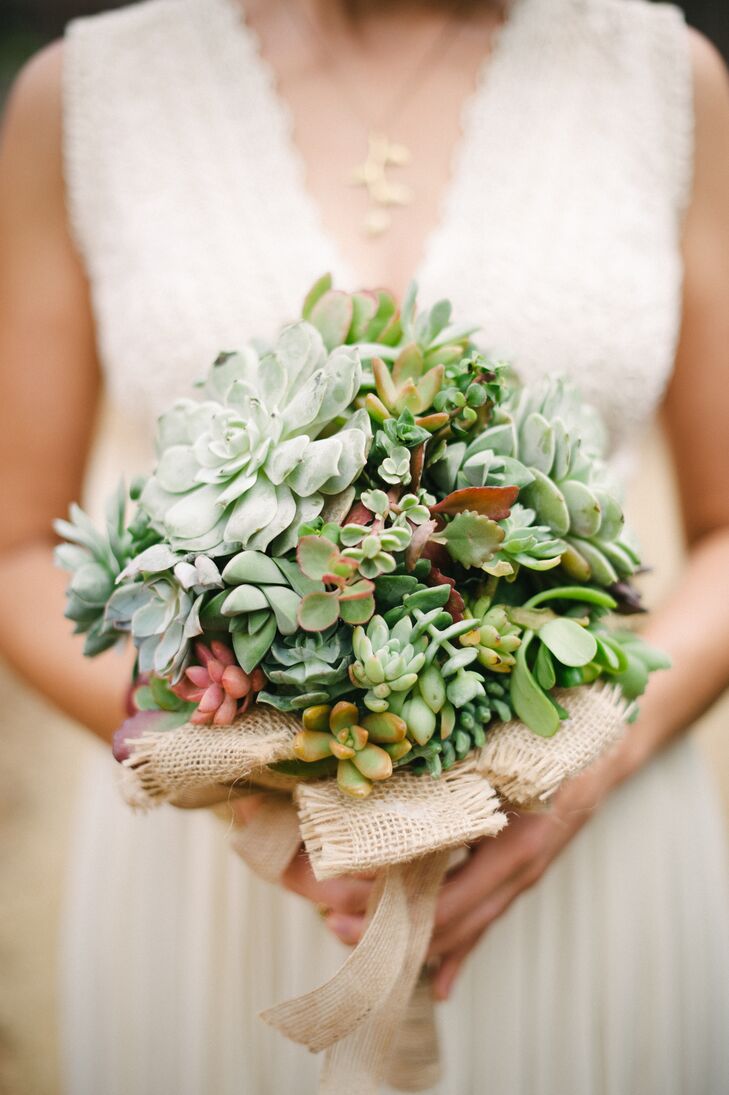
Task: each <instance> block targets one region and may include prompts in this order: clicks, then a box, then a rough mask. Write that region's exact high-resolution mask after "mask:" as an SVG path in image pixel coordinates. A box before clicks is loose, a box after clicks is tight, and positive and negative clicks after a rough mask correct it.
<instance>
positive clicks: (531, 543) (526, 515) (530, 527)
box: [483, 502, 567, 576]
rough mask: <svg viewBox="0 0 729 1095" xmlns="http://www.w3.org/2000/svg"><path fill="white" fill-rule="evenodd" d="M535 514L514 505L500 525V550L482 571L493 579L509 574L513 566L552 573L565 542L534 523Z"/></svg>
mask: <svg viewBox="0 0 729 1095" xmlns="http://www.w3.org/2000/svg"><path fill="white" fill-rule="evenodd" d="M536 520H537V515H536V511H535V510H533V509H529V508H528V507H527V506H522V505H521V504H520V503H519V502H515V503H514V505H513V506H512V507H511V513H510V514H509V516H508V517H506V518H504V520H503V521H500V522H499V524H500V526H501V528H502V529H503V532H504V539H503V540H502V542H501V544H500V545H499V550H498V551H497V552H496V553H495V555H494V556H493V558H492V559H490V560H489V562H488V563H486V564H484V567H483V569H484V570H485V571H486V572H487V573H489V574H495V575H496V576H499V575H500V574H501V575H509V574H511V573H512V572H513V571H514V569H515V566H516V565H518V566H525V567H527V568H528V569H529V570H553V569H554V567H557V566H559V564H560V562H561V561H562V556H563V554H564V553H565V551H566V549H567V545H566V543H565V541H564V540H560V539H559V538H558V537H556V536H555V535H554V533H553V532H552V530H551V528H550V527H549V525H538V524H535V522H536Z"/></svg>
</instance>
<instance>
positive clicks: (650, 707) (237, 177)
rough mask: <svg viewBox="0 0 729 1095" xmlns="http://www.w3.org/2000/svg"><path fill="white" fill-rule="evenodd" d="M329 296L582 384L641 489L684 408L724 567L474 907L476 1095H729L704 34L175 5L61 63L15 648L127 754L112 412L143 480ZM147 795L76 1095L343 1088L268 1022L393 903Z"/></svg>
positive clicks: (86, 864) (466, 914)
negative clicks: (368, 293)
mask: <svg viewBox="0 0 729 1095" xmlns="http://www.w3.org/2000/svg"><path fill="white" fill-rule="evenodd" d="M327 269H330V270H332V272H333V273H334V276H335V280H336V282H337V283H338V284H339V285H341V286H342V287H344V288H348V289H354V288H356V287H359V286H361V285H364V286H374V285H379V284H386V285H388V286H389V287H391V288H393V289H395V290H397V291H398V292H402V291H403V289H404V287H405V285H406V283H407V282H408V280H409V279H410V278H411V277H412V276H413V275H415V276H416V277H417V279H418V281H419V284H420V295H421V299H422V301H423V302H424V303H429V302H432V301H434V300H435V299H437V298H438V297H439V296H442V295H448V296H450V297H452V298H453V300H454V304H455V307H456V309H457V311H458V314H460V315H467V316H468V317H469V318H471V319H473V320H474V321H476V322H478V323H480V325H481V326H482V328H483V329H484V332H485V336H484V337H485V340H486V342H487V344H488V347H489V348H490V349H492V350H494V351H497V352H500V353H502V354H504V355H508V356H509V357H510V358H512V359H513V360H514V361H515V363H516V365H517V367H518V369H519V371H520V372H521V374H522V376H523V377H524V378H525V379H527V380H530V379H533V378H537V377H539V376H540V375H543V374H545V373H547V372H549V371H550V370H552V369H558V370H559V371H562V372H566V373H569V374H571V375H572V376H573V378H574V379H575V381H576V382H577V383H578V384H579V385H580V387H581V389H582V391H583V393H584V395H585V397H586V398H589V399H590V400H591V401H593V402H594V403H596V404H597V405H598V406H599V407H600V409H601V411H602V413H603V415H604V417H605V419H606V421H607V424H608V427H609V431H610V439H611V452H612V459H613V462H614V467H615V470H616V472H618V473H620V474H622V475H623V476H628V475H630V474H631V460H632V454H633V450H634V447H635V446H636V443H637V442H638V441H639V439H640V437H641V435H642V433H643V431H644V428H645V425H646V422H647V421H648V419H649V418H650V416H651V415H652V414H653V413H654V411H655V410H656V408H657V407H658V405H659V404H663V406H664V407H665V414H666V420H667V423H668V430H669V436H670V440H671V444H672V447H673V450H674V455H675V460H676V466H677V469H678V480H679V487H680V494H681V500H682V506H683V514H684V521H685V528H686V535H687V538H688V541H689V544H690V553H689V557H688V563H687V566H686V569H685V573H684V575H683V579H682V581H681V583H680V585H679V586H678V587H677V588H676V589H675V590H674V592H673V594H672V596H671V598H670V599H669V600H668V602H667V603H666V604H665V605H664V606H663V607H662V609H661V610H660V612H658V613H657V614H656V615H655V616H654V617H653V618H652V619H651V621H650V625H649V629H648V630H649V634H650V638H651V639H652V640H653V641H654V642H655V643H656V644H657V645H659V646H661V647H664V648H666V649H667V650H669V651H670V653H671V655H672V657H673V661H674V668H673V670H672V671H671V672H670V673H665V674H661V675H660V676H659V678H658V679H657V680H655V681H654V683H652V685H651V688H650V690H649V692H648V694H647V696H646V698H645V702H644V703H643V705H642V710H641V716H640V719H639V721H638V722H637V723H636V724H635V726H633V727H632V728H631V731H630V733H629V734H628V736H627V738H626V739H625V742H624V744H623V745H622V746H621V747H620V748H619V750H618V751H617V752H615V753H614V754H613V755H611V756H610V758H609V759H608V760H605V761H603V762H601V763H600V764H599V765H597V766H595V767H594V768H593V769H592V770H590V771H589V772H588V773H587V774H586V775H583V776H582V777H580V778H578V779H575V780H574V781H572V782H571V783H570V784H569V785H568V786H566V787H565V788H563V790H562V791H561V792H560V794H559V796H558V798H557V801H556V802H555V804H554V807H553V808H552V809H551V810H550V811H548V812H545V813H541V814H532V815H523V816H520V817H516V818H515V819H513V821H512V824H511V825H510V826H509V827H508V829H507V830H506V831H505V832H504V833H503V834H502V835H500V836H499V837H498V838H495V839H489V840H485V841H484V842H483V843H481V844H478V845H476V846H474V847H473V848H472V849H471V850H470V855H469V857H468V859H467V861H466V862H465V863H464V865H462V866H461V867H460V868H459V869H458V870H457V871H455V872H454V873H453V874H452V875H451V876H449V879H448V881H447V882H446V883H445V885H444V887H443V890H442V893H441V895H440V898H439V905H438V915H437V923H436V930H435V934H434V937H433V940H432V946H431V954H432V957H433V959H434V960H435V961H436V962H437V963H438V964H437V972H436V974H435V979H434V992H435V994H436V996H437V997H438V999H440V1000H441V1001H444V1003H443V1004H442V1006H441V1008H440V1009H439V1011H440V1018H441V1035H442V1042H443V1051H444V1058H445V1078H444V1079H443V1081H442V1084H441V1086H440V1087H439V1089H438V1090H439V1091H440V1092H443V1093H451V1095H481V1093H485V1092H490V1091H500V1092H503V1093H505V1095H537V1093H539V1095H558V1093H559V1095H602V1093H609V1095H627V1093H630V1092H638V1091H640V1092H641V1093H643V1095H718V1093H719V1092H720V1091H727V1090H729V1056H728V1053H727V1039H726V1031H727V1024H728V1023H729V902H728V900H727V890H726V887H725V877H724V872H725V858H724V857H725V853H724V848H723V845H722V842H721V838H720V822H719V817H718V811H717V807H716V804H715V800H714V798H713V790H712V787H711V785H710V783H709V781H708V780H707V776H706V773H705V771H704V767H703V764H702V761H701V760H700V759H699V757H698V755H697V753H696V752H695V749H694V746H693V744H692V742H691V741H690V739H689V737H688V736H687V735H686V733H685V731H686V730H687V728H688V727H689V726H690V725H691V723H692V721H693V720H695V718H696V717H697V716H698V715H700V714H701V712H702V711H703V710H704V709H705V708H706V707H707V706H708V705H709V704H710V703H711V702H712V701H713V700H714V698H715V697H716V696H717V695H718V694H719V692H720V691H721V689H722V687H723V686H724V685H725V684H726V683H727V680H728V679H729V614H728V613H727V604H728V603H729V494H728V493H727V489H726V481H727V471H728V470H729V384H728V383H727V368H728V367H729V351H728V347H729V308H727V300H726V291H727V284H729V90H728V87H727V77H726V72H725V70H724V68H723V65H722V63H721V61H720V60H719V58H718V56H717V54H716V53H715V52H714V50H713V49H712V48H711V47H710V46H709V45H708V44H707V43H706V41H704V40H703V39H702V38H700V37H699V36H698V35H696V34H695V33H692V32H688V31H687V30H686V28H685V26H684V24H683V21H682V18H681V16H680V14H679V12H678V11H677V9H675V8H673V7H671V6H669V5H664V4H659V5H653V4H650V3H647V2H646V0H513V2H512V3H510V4H509V5H508V6H507V7H506V8H505V9H503V10H502V9H499V8H497V7H496V6H495V5H494V4H492V3H490V2H489V0H481V2H479V0H470V2H461V3H447V2H445V0H443V2H440V3H439V2H437V0H431V2H426V0H420V2H418V0H411V2H407V0H398V2H394V0H391V2H385V0H379V2H377V0H247V2H246V4H245V11H244V10H243V6H242V3H241V0H145V2H143V3H139V4H135V5H132V6H129V7H127V8H124V9H122V10H119V11H115V12H112V13H109V14H107V15H102V16H97V17H93V18H90V19H85V20H80V21H77V22H75V23H73V24H72V25H71V27H70V28H69V31H68V34H67V36H66V39H65V42H64V43H63V44H58V45H54V46H53V47H51V48H50V49H48V50H46V51H45V52H43V53H41V54H40V55H39V56H37V57H36V58H35V59H33V60H32V61H31V62H30V64H29V65H28V66H27V68H26V69H25V71H24V72H23V73H22V74H21V76H20V78H19V80H18V82H17V85H16V87H15V89H14V92H13V94H12V96H11V100H10V103H9V107H8V111H7V117H6V123H5V128H4V135H3V145H2V158H1V161H0V287H1V291H0V309H1V313H0V314H1V322H0V365H1V368H2V398H1V399H0V415H2V426H1V428H0V443H1V444H2V449H3V462H2V463H3V486H2V491H3V501H2V513H3V514H4V517H5V519H4V521H3V524H2V530H1V532H0V536H1V537H2V554H1V556H0V562H1V571H0V618H1V619H2V625H3V629H2V630H3V648H4V653H5V654H6V656H7V657H8V658H9V659H10V660H11V661H12V662H13V664H14V665H15V667H16V668H17V670H18V671H19V672H20V673H22V674H24V675H25V676H26V677H27V678H28V679H30V680H31V681H32V682H33V683H35V684H36V685H37V687H38V688H40V689H42V691H43V692H44V693H45V694H46V695H47V696H49V697H50V698H51V699H52V700H54V701H55V702H56V703H57V704H58V705H59V706H60V707H61V708H63V709H64V710H65V711H67V712H69V713H71V714H72V715H73V716H74V717H75V718H76V719H78V720H79V721H80V722H81V723H84V724H86V725H87V726H88V727H90V728H91V729H92V730H93V731H95V732H96V733H97V734H98V735H100V736H101V737H102V738H103V739H104V740H108V738H109V736H110V734H111V732H112V730H113V729H114V728H115V726H116V725H117V724H118V722H119V721H120V717H121V711H122V705H123V697H124V691H125V684H126V681H127V679H128V673H129V669H130V665H129V663H128V661H125V660H124V659H121V658H119V657H114V656H106V657H104V658H102V659H100V660H98V661H96V662H94V663H89V662H83V661H82V659H81V656H80V650H79V647H78V643H77V642H76V641H75V640H73V639H72V638H71V636H70V634H69V630H70V629H69V628H68V626H67V623H66V621H64V620H63V619H62V612H63V594H62V591H63V584H64V579H63V577H62V576H61V575H59V574H57V573H56V572H55V571H54V569H53V567H52V565H51V558H50V539H49V537H50V532H49V530H50V525H51V520H52V518H53V517H55V516H57V515H60V514H62V513H63V512H64V511H65V509H66V507H67V505H68V502H69V500H71V499H72V498H74V497H76V496H77V495H78V494H79V491H80V489H81V483H82V479H83V477H84V472H85V467H86V462H87V455H88V453H89V448H90V444H91V439H92V432H93V428H94V421H95V414H96V410H97V404H98V402H99V398H100V393H101V391H102V388H103V389H104V391H105V393H106V396H107V398H108V400H109V401H110V403H111V406H112V408H113V416H112V422H113V427H114V428H113V430H112V432H111V433H110V434H109V435H108V436H107V439H106V440H107V449H108V451H109V453H110V457H109V465H110V466H113V467H115V468H117V469H118V468H119V467H124V468H125V470H126V474H127V475H131V474H133V473H134V472H136V471H137V470H139V469H141V468H142V467H144V465H145V463H146V462H147V460H148V459H149V453H148V444H149V438H150V437H151V433H152V425H153V421H154V418H155V415H156V414H157V413H158V412H159V411H160V410H161V408H162V407H163V406H164V405H166V404H168V403H169V401H170V400H171V399H172V398H173V397H174V396H175V395H177V394H186V393H187V390H188V387H189V384H190V382H191V381H192V380H193V379H194V378H195V377H196V376H197V375H198V374H199V373H200V372H201V371H202V370H203V369H204V368H205V367H206V364H207V363H208V362H209V361H210V360H212V358H213V357H214V356H215V355H216V354H217V352H218V351H219V350H221V349H223V348H232V347H235V346H236V345H238V344H240V343H241V342H243V341H245V340H246V339H247V338H248V337H250V336H251V335H252V334H263V335H266V334H267V333H272V332H273V330H274V329H275V328H276V327H277V326H278V325H280V324H281V323H282V322H283V321H285V320H287V319H290V318H294V317H295V316H296V314H297V312H298V309H299V306H300V301H301V299H302V297H303V294H304V292H305V290H306V288H307V287H308V286H309V284H310V283H311V282H313V280H314V279H315V278H316V277H317V276H318V275H319V274H321V273H322V272H323V271H324V270H327ZM29 609H30V610H29ZM39 621H42V626H38V623H39ZM114 778H115V773H114V771H113V764H112V762H111V761H110V759H109V757H108V750H104V751H103V753H102V752H101V751H100V752H99V755H98V757H94V758H93V760H92V762H91V765H90V771H89V773H88V775H87V777H86V779H85V781H84V782H83V787H82V795H81V802H80V817H79V822H78V833H77V837H76V841H75V847H74V851H73V856H72V864H71V874H70V881H69V895H68V910H67V917H66V922H65V928H64V946H63V955H64V962H63V983H62V1022H63V1035H64V1052H65V1061H66V1065H65V1068H66V1090H67V1092H69V1093H70V1095H92V1093H93V1095H101V1093H103V1095H117V1093H118V1095H152V1093H155V1095H158V1093H160V1092H161V1093H166V1092H173V1091H174V1092H175V1093H176V1095H208V1093H210V1095H233V1093H236V1095H239V1093H241V1092H243V1093H245V1095H264V1093H275V1095H280V1093H284V1092H286V1093H288V1092H297V1093H298V1092H301V1093H307V1092H313V1091H314V1090H315V1088H316V1079H315V1077H316V1068H317V1062H316V1060H315V1059H314V1058H311V1057H308V1056H307V1055H306V1054H305V1052H304V1051H303V1050H301V1049H300V1048H298V1047H295V1046H290V1045H287V1044H283V1042H282V1041H281V1040H279V1037H278V1036H277V1035H276V1034H274V1033H273V1032H272V1031H270V1030H269V1029H268V1028H265V1027H263V1025H262V1024H261V1023H260V1021H259V1020H258V1019H257V1018H256V1012H257V1011H258V1010H259V1009H260V1008H262V1007H264V1006H266V1005H269V1004H271V1003H273V1002H274V1001H277V1000H280V999H283V998H285V997H287V996H291V995H293V994H296V993H299V992H302V991H305V990H306V989H308V988H311V987H313V986H314V985H315V984H317V983H319V982H320V981H321V980H322V979H323V978H324V976H325V975H326V974H327V973H328V972H330V971H332V970H333V969H334V968H335V967H336V966H337V965H338V964H339V963H340V961H341V958H342V954H343V953H346V952H345V951H344V950H343V946H342V944H343V943H344V944H351V943H352V942H354V941H355V940H356V939H357V938H358V935H359V933H360V931H361V926H362V912H363V909H364V905H365V902H366V899H367V893H368V889H369V883H368V882H367V881H366V880H362V879H352V880H341V881H337V882H328V883H324V884H317V883H316V882H315V881H314V879H313V877H312V875H311V872H310V870H309V867H308V864H307V861H306V859H305V857H304V856H303V855H299V856H297V857H296V858H295V860H294V861H293V862H292V864H291V866H290V868H289V869H288V871H287V873H286V875H285V878H284V880H283V881H284V886H283V887H281V888H274V887H271V886H268V885H267V884H266V883H264V882H262V881H260V880H258V879H256V878H254V877H252V876H251V875H250V874H249V873H248V871H247V868H246V867H245V866H244V865H243V863H242V862H241V861H239V860H237V859H236V858H235V856H234V855H233V853H232V852H231V851H230V850H229V849H228V847H227V845H226V841H225V833H224V830H223V828H222V827H221V826H220V823H219V822H218V821H217V820H216V819H215V818H214V817H212V816H210V815H209V814H208V813H207V812H205V811H197V812H184V811H175V810H174V809H172V808H165V809H163V810H161V811H159V813H157V814H155V815H152V816H146V817H138V816H134V815H132V814H131V812H129V811H127V809H126V808H125V807H124V806H123V805H122V804H121V803H120V802H119V800H118V797H117V793H116V791H115V788H114ZM239 820H240V821H241V822H243V821H244V820H245V819H244V818H240V819H239ZM317 908H319V909H320V910H321V911H322V912H323V914H324V915H323V917H320V916H318V915H317ZM445 1001H447V1002H445Z"/></svg>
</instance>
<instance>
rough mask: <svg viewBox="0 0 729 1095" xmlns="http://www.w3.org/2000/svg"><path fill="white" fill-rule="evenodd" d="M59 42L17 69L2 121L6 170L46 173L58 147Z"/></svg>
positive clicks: (61, 66) (60, 73) (59, 120)
mask: <svg viewBox="0 0 729 1095" xmlns="http://www.w3.org/2000/svg"><path fill="white" fill-rule="evenodd" d="M62 73H63V42H62V41H57V42H53V43H51V45H49V46H45V47H44V49H42V50H40V51H39V52H38V53H36V54H35V55H34V56H33V57H31V58H30V60H28V61H26V63H25V64H24V65H23V67H22V68H21V70H20V72H19V73H18V75H17V76H16V78H15V81H14V83H13V85H12V87H11V89H10V93H9V95H8V98H7V102H6V106H5V115H4V119H3V147H4V150H5V151H6V152H7V162H8V164H9V165H10V166H13V164H15V165H19V164H20V163H25V164H26V165H28V164H33V165H34V166H35V168H36V169H39V170H42V171H44V172H46V173H48V174H47V177H48V178H49V180H50V178H52V177H53V176H54V175H55V172H48V169H49V167H51V164H52V162H53V161H57V160H58V158H59V153H60V145H61V115H62V83H63V76H62Z"/></svg>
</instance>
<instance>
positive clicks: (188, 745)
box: [122, 704, 300, 808]
mask: <svg viewBox="0 0 729 1095" xmlns="http://www.w3.org/2000/svg"><path fill="white" fill-rule="evenodd" d="M299 729H300V725H299V723H298V722H297V720H296V719H294V718H292V717H291V716H290V715H284V714H282V713H281V712H280V711H276V710H275V709H274V708H272V707H266V706H265V705H263V704H261V705H257V706H256V708H255V709H254V711H253V712H251V713H250V714H248V715H245V716H244V717H243V718H242V719H241V720H240V721H239V722H237V723H234V724H233V725H232V726H221V727H213V726H194V725H193V724H192V723H187V724H186V725H185V726H181V727H179V729H177V730H166V731H162V732H160V733H147V734H144V735H143V736H142V737H141V738H137V739H132V740H131V741H130V742H129V748H130V756H129V757H128V759H127V760H125V761H124V769H125V773H124V777H123V779H122V793H123V795H124V797H125V798H126V800H127V802H129V804H130V805H132V806H137V807H142V808H145V807H150V806H156V805H159V804H161V803H163V802H173V803H175V804H177V802H178V800H179V799H180V798H181V797H182V798H183V800H184V797H185V796H189V797H193V796H195V795H198V796H200V797H201V798H204V797H205V795H206V794H207V795H208V796H209V795H214V794H215V787H216V786H217V787H218V788H220V795H219V797H218V799H217V800H216V799H215V798H211V799H210V800H209V802H206V803H205V805H209V804H210V802H212V801H221V800H223V799H224V798H226V797H227V795H228V793H229V791H228V788H229V787H230V786H231V785H233V784H235V783H236V782H239V781H242V780H247V779H249V778H250V777H251V776H252V775H253V773H255V772H257V771H259V770H260V769H263V768H265V767H266V765H268V764H275V763H276V762H277V761H281V760H289V759H291V758H292V756H293V753H292V750H291V742H292V741H293V738H294V735H295V733H296V731H297V730H299ZM185 804H186V803H185Z"/></svg>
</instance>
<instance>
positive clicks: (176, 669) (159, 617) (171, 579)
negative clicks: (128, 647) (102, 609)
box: [105, 574, 206, 684]
mask: <svg viewBox="0 0 729 1095" xmlns="http://www.w3.org/2000/svg"><path fill="white" fill-rule="evenodd" d="M205 597H206V591H205V590H201V589H200V588H199V587H197V586H192V587H190V588H189V589H185V587H184V586H183V585H182V584H181V582H179V581H178V579H177V578H176V577H175V576H174V574H156V575H152V576H150V577H147V578H145V579H144V580H142V581H133V582H126V583H123V584H122V585H119V586H117V588H116V589H115V591H114V592H113V593H112V595H111V597H110V598H109V600H108V603H107V605H106V614H105V622H106V625H107V626H108V627H110V628H113V629H114V630H116V631H117V632H120V631H122V632H128V633H129V634H130V635H131V638H132V641H133V643H134V645H135V646H136V648H137V652H138V665H139V671H140V672H141V673H156V674H157V675H158V676H160V677H166V678H168V679H169V680H170V681H171V682H172V683H173V684H175V683H177V681H179V679H180V678H181V676H182V674H183V672H184V670H185V668H186V666H187V663H188V660H189V656H190V644H191V642H192V640H193V639H194V638H196V637H197V636H198V635H201V634H202V631H203V628H202V625H201V623H200V611H201V608H202V606H203V603H204V600H205Z"/></svg>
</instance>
